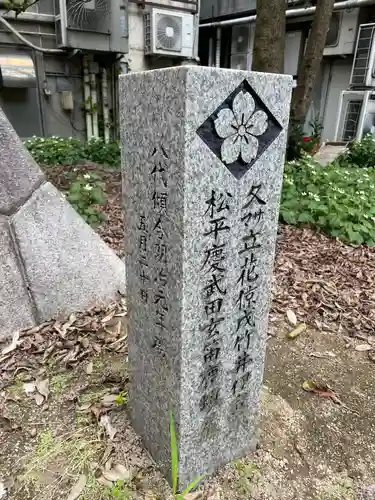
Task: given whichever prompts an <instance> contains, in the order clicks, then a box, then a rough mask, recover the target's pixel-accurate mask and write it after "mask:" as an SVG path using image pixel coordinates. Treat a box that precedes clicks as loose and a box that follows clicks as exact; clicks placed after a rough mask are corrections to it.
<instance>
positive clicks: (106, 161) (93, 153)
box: [85, 138, 121, 167]
mask: <svg viewBox="0 0 375 500" xmlns="http://www.w3.org/2000/svg"><path fill="white" fill-rule="evenodd" d="M85 157H86V158H87V159H88V160H90V161H93V162H95V163H99V164H100V165H109V166H110V167H119V166H120V163H121V153H120V146H119V145H118V143H117V142H110V143H108V144H106V143H105V142H104V140H103V139H101V138H100V139H99V138H98V139H95V138H92V139H91V140H90V141H89V142H88V143H87V144H86V146H85Z"/></svg>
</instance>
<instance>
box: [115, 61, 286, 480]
mask: <svg viewBox="0 0 375 500" xmlns="http://www.w3.org/2000/svg"><path fill="white" fill-rule="evenodd" d="M291 90H292V79H291V78H290V77H288V76H284V75H274V74H272V75H271V74H262V73H249V72H243V71H233V70H223V69H217V68H204V67H196V66H194V67H193V66H191V67H186V66H185V67H179V68H171V69H167V70H157V71H150V72H146V73H134V74H129V75H126V76H122V77H121V79H120V104H121V132H122V151H123V188H124V189H123V192H124V206H125V232H126V236H125V241H126V258H125V261H126V273H127V278H126V279H127V281H126V282H127V297H128V305H129V364H130V394H129V401H130V408H131V416H132V422H133V425H134V427H135V429H136V431H137V432H138V433H139V434H140V435H141V436H142V438H143V440H144V443H145V445H146V446H147V448H148V449H149V451H150V452H151V454H152V455H153V456H154V458H155V459H156V460H157V461H158V462H159V464H160V465H161V466H162V468H163V469H164V471H165V473H166V474H167V475H168V474H169V469H170V449H169V427H168V425H169V410H172V411H173V413H174V416H175V420H176V426H177V429H178V439H179V460H180V463H179V468H180V480H181V485H182V486H184V485H186V484H187V483H188V482H189V481H190V480H192V479H193V478H194V477H196V476H197V475H199V474H203V473H211V472H213V471H214V470H215V469H216V468H217V467H219V466H220V465H223V464H225V463H227V462H229V461H230V460H232V459H234V458H236V457H239V456H242V455H244V454H245V453H247V452H248V451H250V450H251V449H252V448H253V446H254V444H255V435H256V429H257V413H258V405H259V395H260V389H261V383H262V376H263V365H264V357H265V342H266V330H267V318H268V310H269V297H270V285H271V278H272V268H273V259H274V248H275V239H276V229H277V218H278V209H279V198H280V191H281V184H282V172H283V164H284V155H285V146H286V137H287V127H288V117H289V105H290V98H291Z"/></svg>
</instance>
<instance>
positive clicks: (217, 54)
mask: <svg viewBox="0 0 375 500" xmlns="http://www.w3.org/2000/svg"><path fill="white" fill-rule="evenodd" d="M220 56H221V28H220V27H219V28H217V29H216V51H215V66H216V67H217V68H220Z"/></svg>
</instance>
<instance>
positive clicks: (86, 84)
mask: <svg viewBox="0 0 375 500" xmlns="http://www.w3.org/2000/svg"><path fill="white" fill-rule="evenodd" d="M89 64H90V61H89V58H88V56H87V55H85V56H83V92H84V94H83V95H84V99H85V102H84V105H85V117H86V139H87V140H88V141H89V140H90V139H91V137H92V136H93V127H92V114H91V104H92V102H91V87H90V74H89Z"/></svg>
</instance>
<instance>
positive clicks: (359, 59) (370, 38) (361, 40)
mask: <svg viewBox="0 0 375 500" xmlns="http://www.w3.org/2000/svg"><path fill="white" fill-rule="evenodd" d="M374 35H375V23H371V24H361V25H360V27H359V31H358V37H357V45H356V48H355V52H354V61H353V66H352V72H351V75H350V82H349V84H350V87H351V88H362V89H363V88H375V72H374V61H375V43H374Z"/></svg>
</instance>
